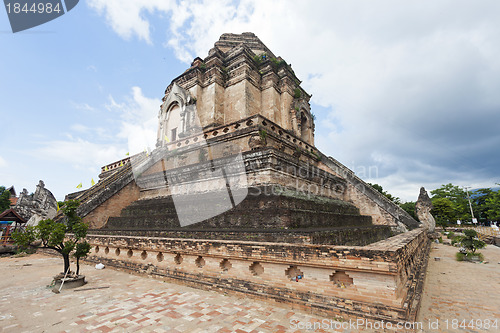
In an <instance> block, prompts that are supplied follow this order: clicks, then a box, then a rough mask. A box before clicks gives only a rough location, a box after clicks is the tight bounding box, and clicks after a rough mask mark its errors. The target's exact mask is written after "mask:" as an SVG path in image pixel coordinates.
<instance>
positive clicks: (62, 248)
mask: <svg viewBox="0 0 500 333" xmlns="http://www.w3.org/2000/svg"><path fill="white" fill-rule="evenodd" d="M79 205H80V203H79V201H77V200H68V201H66V204H65V205H64V207H63V208H62V211H63V213H64V214H65V215H66V223H61V222H54V221H53V220H51V219H47V220H42V221H40V222H39V223H38V225H37V226H36V227H34V228H32V229H26V231H25V232H24V234H25V235H20V233H21V232H16V233H15V234H16V235H15V236H13V237H14V239H18V240H19V242H20V243H19V244H20V245H21V244H26V242H27V241H28V240H32V239H40V240H41V242H42V246H43V247H46V248H49V249H53V250H55V251H57V252H59V253H60V254H61V256H62V257H63V261H64V272H69V269H70V260H69V258H70V255H71V252H73V250H75V249H76V251H75V253H74V254H73V255H74V256H75V257H76V259H77V274H79V271H80V258H82V257H85V256H86V255H87V254H88V253H89V251H90V244H88V243H87V241H85V237H86V236H87V230H88V226H87V225H86V224H85V223H84V222H82V220H81V218H80V217H79V216H78V214H77V211H76V210H77V208H78V206H79ZM31 242H32V241H31ZM31 242H30V243H31ZM16 243H17V241H16Z"/></svg>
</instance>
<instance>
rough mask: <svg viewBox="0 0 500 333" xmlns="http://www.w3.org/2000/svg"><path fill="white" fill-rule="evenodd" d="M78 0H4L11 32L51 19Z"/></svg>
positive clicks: (69, 8)
mask: <svg viewBox="0 0 500 333" xmlns="http://www.w3.org/2000/svg"><path fill="white" fill-rule="evenodd" d="M78 1H79V0H64V1H61V0H43V1H41V0H4V1H3V2H4V4H5V10H6V11H7V16H8V17H9V22H10V27H11V28H12V32H13V33H16V32H19V31H23V30H27V29H30V28H33V27H36V26H39V25H41V24H44V23H47V22H49V21H52V20H53V19H55V18H58V17H59V16H62V15H64V14H65V13H67V12H69V11H70V10H72V9H73V8H74V7H75V6H76V5H77V4H78Z"/></svg>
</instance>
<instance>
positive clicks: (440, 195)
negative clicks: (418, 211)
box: [431, 183, 471, 221]
mask: <svg viewBox="0 0 500 333" xmlns="http://www.w3.org/2000/svg"><path fill="white" fill-rule="evenodd" d="M431 194H432V199H431V200H432V205H433V206H435V204H434V202H435V200H436V199H448V200H449V202H450V203H451V209H452V210H453V214H449V215H450V219H449V221H451V220H453V219H460V220H470V219H471V215H470V210H469V201H468V199H467V193H466V192H465V191H464V190H463V189H462V188H460V187H459V186H456V185H453V184H451V183H449V184H446V185H441V187H440V188H438V189H435V190H433V191H431Z"/></svg>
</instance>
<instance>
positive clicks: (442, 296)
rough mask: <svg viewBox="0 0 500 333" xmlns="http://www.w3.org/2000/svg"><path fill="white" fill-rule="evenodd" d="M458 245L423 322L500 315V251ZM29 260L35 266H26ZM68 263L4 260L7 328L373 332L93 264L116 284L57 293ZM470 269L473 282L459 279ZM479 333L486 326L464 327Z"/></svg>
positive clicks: (433, 271) (1, 315) (428, 293)
mask: <svg viewBox="0 0 500 333" xmlns="http://www.w3.org/2000/svg"><path fill="white" fill-rule="evenodd" d="M449 250H451V252H450V251H449ZM453 251H454V249H453V248H451V247H449V246H448V247H446V245H437V244H434V245H433V250H432V252H431V258H432V256H439V257H441V258H442V259H441V261H437V262H435V261H433V260H430V261H429V267H428V271H429V273H428V276H427V280H426V284H425V291H424V295H423V301H422V309H421V311H420V313H419V319H418V320H419V321H422V322H423V323H428V322H429V320H430V321H432V320H436V319H439V320H441V321H442V320H445V319H446V318H451V317H453V318H458V317H460V316H462V317H464V318H472V317H473V316H481V315H482V316H483V318H486V317H491V318H497V319H500V314H499V311H498V309H500V300H499V298H498V297H496V295H498V294H500V283H499V277H500V274H499V273H500V265H497V264H496V263H497V262H500V249H498V248H493V249H492V248H490V247H488V248H486V249H484V250H482V251H481V252H483V253H484V254H485V255H486V256H487V257H488V259H490V258H489V256H491V259H490V262H491V264H488V265H484V264H482V265H480V264H470V263H457V262H455V261H453V256H454V252H453ZM495 256H498V258H497V257H495ZM495 258H497V259H495ZM26 263H30V264H31V266H23V265H24V264H26ZM463 265H468V266H463ZM61 266H62V260H61V259H60V258H53V257H46V256H42V255H32V256H29V257H23V258H12V257H11V258H0V271H1V272H9V273H10V274H4V275H5V276H2V279H0V290H2V295H1V298H0V332H15V333H17V332H42V331H44V332H49V333H50V332H113V333H114V332H168V333H177V332H179V333H181V332H182V333H183V332H189V333H191V332H203V333H211V332H221V333H224V332H227V333H229V332H253V333H256V332H263V333H267V332H273V333H275V332H344V333H356V332H365V331H362V330H360V331H358V330H342V329H333V328H332V329H323V328H321V327H318V326H317V327H316V328H311V329H307V330H306V329H302V330H301V329H298V328H297V327H292V325H291V323H292V322H294V323H297V324H298V323H300V324H301V325H307V324H309V325H310V327H313V326H312V325H314V324H316V325H320V324H321V323H322V320H324V319H327V320H328V321H329V320H330V319H333V318H327V317H321V316H317V315H312V314H310V313H307V312H303V311H298V310H291V309H290V308H289V307H287V306H286V305H282V304H275V303H266V302H262V301H259V300H255V299H252V298H247V297H244V296H241V297H238V296H233V295H229V296H227V295H223V294H220V293H217V292H211V291H204V290H198V289H193V288H189V287H186V286H182V285H178V284H174V283H169V282H168V283H167V282H163V281H161V280H157V279H152V278H150V277H146V276H136V275H132V274H128V273H125V272H121V271H118V270H113V269H109V268H107V269H104V270H96V269H94V268H93V267H92V266H89V265H82V267H81V270H82V272H83V273H84V274H85V275H86V276H87V280H88V282H89V283H88V284H87V285H86V286H85V287H84V288H97V287H109V288H103V289H94V290H92V289H90V290H84V291H79V292H76V291H74V290H63V291H61V294H54V293H52V292H51V290H50V288H48V287H47V286H48V285H50V282H51V276H53V275H55V274H56V273H58V272H59V271H60V270H61ZM457 267H460V268H457ZM464 268H466V269H464ZM469 270H471V272H469V273H467V272H468V271H469ZM481 270H486V271H484V272H482V271H481ZM441 273H444V274H441ZM464 274H465V275H466V276H465V279H466V280H467V284H466V287H465V286H464V285H463V284H460V283H458V282H459V277H460V276H461V275H464ZM467 274H469V275H467ZM480 274H483V275H485V279H486V280H485V279H483V278H478V279H479V281H478V283H470V282H471V277H474V279H476V277H477V276H478V275H480ZM455 280H457V281H455ZM455 282H456V283H458V284H454V283H455ZM485 286H487V287H485ZM485 300H486V301H485ZM484 316H486V317H484ZM304 327H306V326H304ZM441 331H442V332H447V331H445V330H441ZM441 331H435V332H441ZM476 331H477V332H485V331H484V330H483V331H481V330H458V331H456V332H476ZM367 332H369V331H367ZM423 332H426V333H427V332H432V331H429V330H424V331H423ZM490 332H494V331H491V330H490Z"/></svg>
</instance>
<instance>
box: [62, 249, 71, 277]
mask: <svg viewBox="0 0 500 333" xmlns="http://www.w3.org/2000/svg"><path fill="white" fill-rule="evenodd" d="M61 255H62V257H63V259H64V274H66V272H68V274H69V254H64V253H61Z"/></svg>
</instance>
